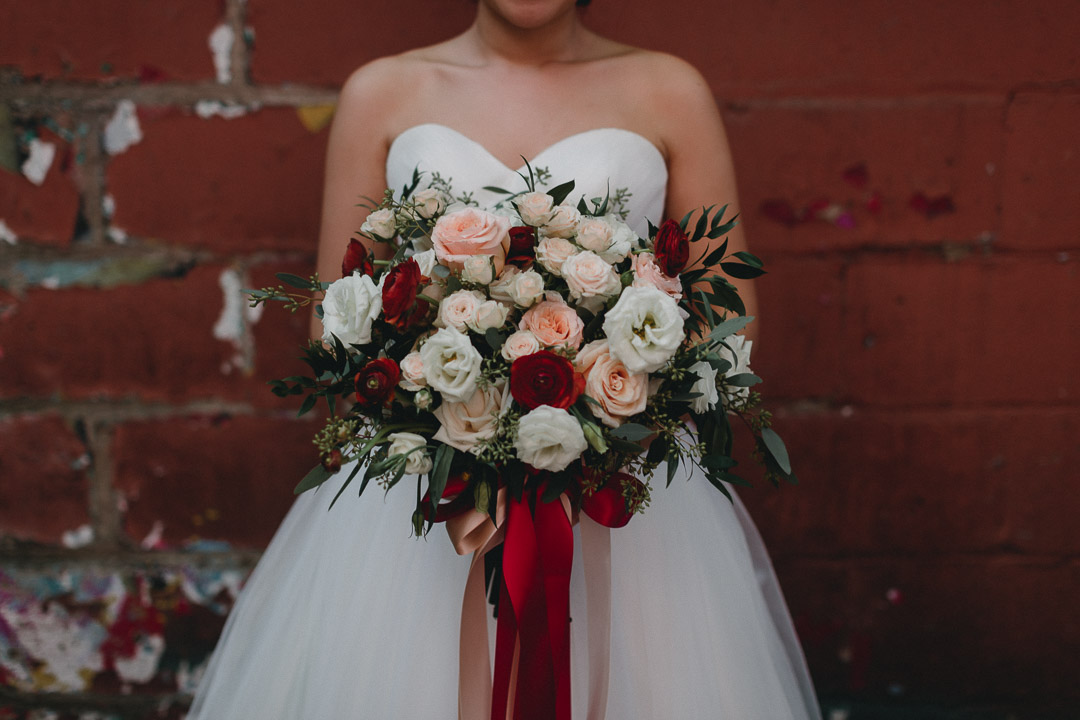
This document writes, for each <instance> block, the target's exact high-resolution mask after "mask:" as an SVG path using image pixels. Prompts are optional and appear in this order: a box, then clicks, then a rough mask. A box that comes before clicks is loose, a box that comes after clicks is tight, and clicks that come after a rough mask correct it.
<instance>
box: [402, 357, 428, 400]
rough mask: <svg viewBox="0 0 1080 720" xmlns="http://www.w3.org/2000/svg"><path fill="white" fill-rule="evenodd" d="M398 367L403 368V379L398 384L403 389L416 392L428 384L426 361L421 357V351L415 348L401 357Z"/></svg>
mask: <svg viewBox="0 0 1080 720" xmlns="http://www.w3.org/2000/svg"><path fill="white" fill-rule="evenodd" d="M398 367H400V368H401V380H400V381H399V382H398V385H400V386H401V387H402V388H403V389H405V390H408V391H409V392H416V391H417V390H419V389H420V388H422V387H424V386H425V385H427V380H425V379H424V361H423V360H421V359H420V353H418V352H416V351H415V350H414V351H413V352H411V353H409V354H408V355H406V356H405V357H403V358H401V362H400V363H398Z"/></svg>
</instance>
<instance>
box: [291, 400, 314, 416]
mask: <svg viewBox="0 0 1080 720" xmlns="http://www.w3.org/2000/svg"><path fill="white" fill-rule="evenodd" d="M317 400H318V397H317V396H316V395H308V396H307V397H306V398H304V402H303V403H302V404H301V405H300V411H299V412H298V413H296V417H302V416H304V415H307V413H308V412H309V411H310V410H311V408H313V407H315V403H316V402H317Z"/></svg>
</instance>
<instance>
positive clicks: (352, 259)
mask: <svg viewBox="0 0 1080 720" xmlns="http://www.w3.org/2000/svg"><path fill="white" fill-rule="evenodd" d="M354 270H359V271H360V274H361V275H371V274H372V273H373V272H375V266H374V264H373V263H372V262H371V253H369V252H368V249H367V248H366V247H365V246H364V243H362V242H360V241H359V240H357V239H356V238H353V239H352V240H350V241H349V247H347V248H345V257H344V258H343V259H342V261H341V277H349V276H350V275H352V274H353V271H354Z"/></svg>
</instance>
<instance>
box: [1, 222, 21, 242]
mask: <svg viewBox="0 0 1080 720" xmlns="http://www.w3.org/2000/svg"><path fill="white" fill-rule="evenodd" d="M0 240H2V241H3V242H6V243H7V244H8V245H14V244H15V243H17V242H18V241H19V236H18V235H16V234H15V231H14V230H12V229H11V228H10V227H8V224H7V223H6V222H4V221H3V220H0Z"/></svg>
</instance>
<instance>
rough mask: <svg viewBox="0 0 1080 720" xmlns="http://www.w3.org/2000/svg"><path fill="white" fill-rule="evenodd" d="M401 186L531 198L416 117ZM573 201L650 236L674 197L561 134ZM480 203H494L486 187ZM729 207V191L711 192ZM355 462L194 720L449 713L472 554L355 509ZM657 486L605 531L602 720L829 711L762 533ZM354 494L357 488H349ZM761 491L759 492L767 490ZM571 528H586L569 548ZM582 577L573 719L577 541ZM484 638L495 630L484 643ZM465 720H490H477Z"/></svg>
mask: <svg viewBox="0 0 1080 720" xmlns="http://www.w3.org/2000/svg"><path fill="white" fill-rule="evenodd" d="M386 163H387V168H386V171H387V180H388V183H389V185H390V187H392V188H394V189H396V190H400V189H401V188H402V186H403V185H405V184H406V183H407V182H408V181H409V179H410V178H411V177H412V173H413V169H414V168H415V167H417V166H419V167H420V169H421V170H438V171H440V172H441V173H442V175H443V177H446V178H450V179H451V180H452V183H453V186H454V188H455V189H457V190H458V191H460V190H464V189H475V188H481V187H484V186H497V187H503V188H510V189H514V190H516V189H519V188H521V187H522V183H521V179H520V178H519V177H518V176H517V174H516V171H514V170H511V169H510V168H507V167H506V166H504V165H503V164H502V163H501V162H499V161H498V160H497V159H495V158H494V157H493V156H492V155H491V154H490V153H489V152H488V151H487V150H485V149H484V148H483V147H482V146H480V145H479V144H477V143H476V142H474V141H472V140H470V139H469V138H467V137H465V136H463V135H461V134H460V133H458V132H456V131H454V130H451V129H449V128H446V127H444V126H441V125H435V124H425V125H419V126H416V127H413V128H411V129H409V130H407V131H405V132H403V133H402V134H401V135H400V136H399V137H398V138H397V139H396V140H395V142H394V143H393V145H392V147H391V149H390V153H389V156H388V157H387V161H386ZM532 164H533V166H534V167H537V166H542V167H546V168H548V169H549V170H550V172H551V173H552V176H553V177H552V185H554V184H558V183H560V182H562V181H564V180H566V179H570V178H574V179H575V180H576V181H577V189H576V190H575V192H574V194H573V195H572V196H571V198H570V199H571V200H573V201H575V202H576V200H577V198H578V197H580V196H581V195H582V193H584V194H585V196H586V197H587V198H591V197H595V196H603V195H604V194H605V192H606V191H607V188H608V177H609V176H610V177H612V178H613V180H612V182H611V189H612V191H614V189H615V188H616V187H627V188H629V189H630V190H631V191H632V193H633V195H632V196H631V197H630V199H629V204H628V208H629V210H630V221H631V224H632V225H633V226H634V227H635V229H636V230H637V231H638V232H639V233H643V232H644V230H645V220H644V218H646V217H648V218H650V219H652V220H653V222H654V223H659V221H660V220H661V214H662V211H663V203H664V195H665V189H666V184H667V169H666V167H665V164H664V160H663V157H662V156H661V154H660V152H659V151H658V150H657V149H656V147H655V146H653V145H652V144H651V143H650V142H649V141H648V140H646V139H645V138H643V137H642V136H640V135H637V134H635V133H632V132H628V131H625V130H619V129H614V128H603V129H597V130H591V131H588V132H584V133H580V134H578V135H573V136H571V137H568V138H565V139H563V140H561V141H559V142H557V143H556V144H554V145H552V146H551V147H549V148H547V149H546V150H544V151H543V152H541V153H540V154H539V155H538V156H537V157H536V158H534V159H533V160H532ZM475 199H477V200H478V201H479V202H480V203H481V204H484V203H485V202H489V201H492V202H493V201H494V200H496V199H498V196H496V195H493V194H489V193H486V192H484V191H480V192H477V194H476V195H475ZM718 200H719V198H718ZM348 470H349V468H346V469H344V470H342V472H341V474H340V475H339V476H338V477H337V478H334V479H331V480H330V481H329V482H328V483H327V484H326V485H325V486H323V487H322V488H321V489H320V490H319V491H318V492H309V493H307V494H304V495H302V496H301V497H299V498H297V500H296V503H295V505H294V506H293V508H292V510H291V511H290V512H289V514H288V516H287V517H286V518H285V520H284V522H283V523H282V525H281V528H280V529H279V530H278V532H277V535H276V536H275V537H274V539H273V541H272V542H271V544H270V546H269V547H268V548H267V550H266V553H265V554H264V555H263V557H262V559H261V561H260V562H259V565H258V567H257V568H256V569H255V571H254V572H253V573H252V575H251V577H250V579H249V581H248V583H247V585H246V587H245V589H244V591H243V592H242V593H241V596H240V598H239V600H238V602H237V604H236V606H235V608H234V609H233V611H232V614H231V615H230V617H229V619H228V622H227V624H226V626H225V630H224V632H223V634H222V637H221V640H220V642H219V644H218V647H217V649H216V650H215V652H214V655H213V657H212V659H211V661H210V664H209V666H208V668H207V671H206V674H205V675H204V677H203V679H202V682H201V684H200V687H199V690H198V692H197V693H196V697H195V701H194V704H193V706H192V708H191V711H190V714H189V715H188V718H189V719H190V720H195V719H198V720H242V719H250V720H274V719H279V720H342V719H343V718H358V719H369V718H370V719H371V720H390V719H401V720H453V718H454V717H456V715H457V692H458V628H459V622H460V616H461V600H462V593H463V590H464V586H465V580H466V575H467V572H468V569H469V561H470V558H469V557H461V556H458V555H457V554H455V552H454V550H453V548H452V547H451V544H450V541H449V539H448V538H447V536H446V533H445V532H444V531H443V530H442V528H440V527H438V526H436V528H435V529H434V530H433V531H432V532H431V533H430V535H429V536H428V537H427V538H426V539H421V540H418V539H416V538H413V537H410V524H409V518H410V515H411V513H412V510H413V504H414V502H415V494H414V490H413V487H414V486H412V484H411V483H410V482H408V481H403V482H402V483H401V486H399V487H397V488H395V489H394V490H392V491H391V492H390V493H388V494H386V495H384V494H383V492H382V491H381V490H380V489H379V488H377V487H374V486H372V487H371V488H369V489H368V490H367V491H366V493H365V494H364V496H363V497H362V498H357V496H356V492H355V491H354V490H353V489H352V488H350V489H348V490H346V492H345V493H344V494H343V495H342V497H341V499H340V500H339V501H338V503H337V504H336V505H335V506H334V508H333V509H332V510H329V511H328V510H327V508H328V506H329V504H330V500H331V498H332V497H333V493H334V492H336V490H337V487H336V486H337V484H338V483H339V482H340V481H341V480H342V479H343V478H344V477H345V476H346V475H347V473H348ZM664 477H665V471H664V468H661V469H660V470H659V471H658V473H657V477H656V481H655V482H654V490H653V493H652V498H653V499H652V505H651V506H650V507H649V508H648V509H647V510H646V511H645V512H644V514H642V515H639V516H636V517H635V518H634V519H633V520H632V521H631V522H630V524H629V525H628V526H626V527H625V528H622V529H619V530H613V531H612V532H611V593H612V602H611V652H610V689H609V693H608V702H607V713H606V717H607V718H608V719H609V720H668V719H671V720H674V719H679V720H695V719H700V720H714V719H716V718H724V719H731V720H787V719H789V718H797V719H799V720H803V719H806V718H819V717H820V712H819V709H818V705H817V702H816V699H815V696H814V690H813V687H812V685H811V682H810V677H809V675H808V673H807V670H806V664H805V662H804V660H803V656H802V652H801V650H800V647H799V643H798V640H797V638H796V637H795V633H794V630H793V628H792V624H791V620H790V618H789V616H788V612H787V608H786V606H785V604H784V600H783V597H782V596H781V593H780V589H779V587H778V585H777V582H776V577H775V575H774V573H773V570H772V566H771V564H770V562H769V559H768V556H767V554H766V552H765V548H764V546H763V545H762V541H761V538H760V536H759V535H758V533H757V530H756V529H755V528H754V525H753V523H752V522H751V521H750V519H749V517H748V516H747V514H746V511H745V509H744V508H743V506H742V504H741V503H739V502H738V500H736V501H735V503H734V504H732V503H730V502H729V501H728V500H727V499H726V498H724V497H723V496H722V495H721V494H720V493H719V492H717V491H716V490H715V489H714V488H713V487H711V486H710V485H709V483H708V481H707V480H706V479H705V477H704V476H701V475H699V474H697V473H691V474H690V476H689V477H687V476H686V475H685V474H681V475H680V476H679V477H677V478H676V479H675V481H674V482H673V483H672V485H671V486H670V487H668V488H665V487H664V483H663V478H664ZM354 487H355V486H354ZM759 491H760V492H767V490H766V489H765V488H762V489H760V490H759ZM577 534H578V533H577V532H576V531H575V535H577ZM575 543H576V546H575V561H574V570H573V576H572V579H571V616H572V618H573V622H572V623H571V644H572V648H571V652H572V657H571V673H572V676H573V682H572V692H573V717H574V719H575V720H585V719H586V717H587V708H588V700H589V699H588V697H587V696H588V693H589V687H588V686H589V683H588V681H587V678H588V670H587V666H588V663H589V654H588V653H587V652H586V649H587V648H586V646H587V642H586V637H587V628H586V627H585V625H586V623H585V619H586V615H587V614H586V612H585V609H584V608H585V597H584V584H585V583H584V578H583V570H582V565H583V563H582V558H581V555H580V543H577V541H576V540H575ZM491 635H492V636H493V633H491ZM466 720H486V718H485V719H479V718H475V719H474V718H468V719H466Z"/></svg>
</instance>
